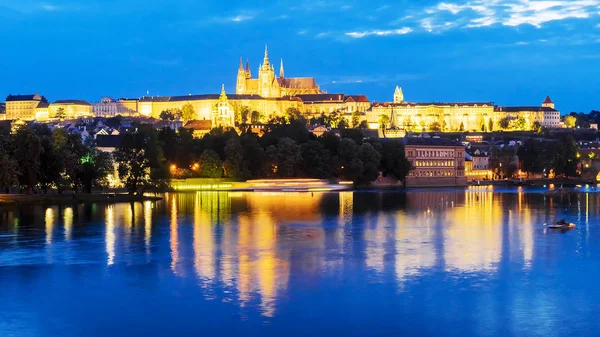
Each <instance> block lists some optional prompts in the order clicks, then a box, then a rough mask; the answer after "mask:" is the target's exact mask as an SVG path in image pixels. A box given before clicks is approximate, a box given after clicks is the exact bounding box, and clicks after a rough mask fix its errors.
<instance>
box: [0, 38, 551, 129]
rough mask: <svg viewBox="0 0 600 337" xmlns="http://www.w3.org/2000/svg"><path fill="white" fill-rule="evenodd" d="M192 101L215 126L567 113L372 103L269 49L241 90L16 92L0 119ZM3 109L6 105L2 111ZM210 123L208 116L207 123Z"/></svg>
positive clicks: (150, 108)
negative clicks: (289, 73) (296, 68)
mask: <svg viewBox="0 0 600 337" xmlns="http://www.w3.org/2000/svg"><path fill="white" fill-rule="evenodd" d="M186 105H191V107H192V108H193V110H194V112H195V115H196V116H195V120H198V121H205V122H208V124H210V126H211V127H215V126H219V125H221V126H234V125H235V123H239V122H240V120H239V118H240V112H241V111H242V110H247V111H257V112H259V113H260V115H261V119H262V120H263V121H266V120H267V119H269V118H271V117H277V116H283V115H284V114H285V113H286V111H287V110H288V109H297V110H298V111H300V112H302V113H304V115H305V116H306V117H307V119H310V118H312V117H320V116H322V115H328V114H332V113H338V114H339V116H340V117H341V118H344V119H345V120H346V122H347V123H346V125H351V122H352V121H353V120H356V119H357V118H358V120H359V121H360V122H366V123H367V125H368V127H369V128H372V129H379V128H384V129H394V130H405V131H423V130H429V131H494V130H500V129H507V128H508V127H507V125H510V129H518V130H532V129H534V128H535V127H537V126H538V125H539V126H544V127H549V128H555V127H561V122H560V112H559V111H557V110H555V107H554V103H553V102H552V100H551V99H550V97H547V98H546V100H545V101H544V102H543V104H542V105H541V106H533V107H532V106H521V107H501V106H497V105H495V104H494V103H493V102H464V103H422V102H409V101H406V100H405V97H404V93H403V91H402V89H401V88H400V87H396V90H395V92H394V95H393V101H390V102H373V103H371V102H370V101H369V99H368V98H367V97H366V96H365V95H346V94H342V93H340V94H329V93H325V92H323V91H321V89H320V88H319V86H318V85H317V83H316V81H315V79H314V78H312V77H290V78H287V77H285V72H284V68H283V60H282V61H281V65H280V69H279V76H278V77H276V76H275V67H274V66H273V65H272V63H271V61H270V59H269V52H268V49H267V48H265V53H264V58H263V62H262V64H260V66H259V69H258V77H257V78H252V74H251V71H250V66H249V62H248V61H246V66H245V68H244V66H243V63H242V59H240V64H239V68H238V71H237V80H236V91H235V94H227V93H226V91H225V87H224V86H222V87H221V93H220V94H205V95H187V96H144V97H142V98H139V99H126V98H122V99H118V100H113V99H111V98H108V97H105V98H102V100H101V101H100V102H98V103H93V104H89V103H87V102H85V101H81V100H59V101H55V102H54V103H49V102H48V101H47V99H46V98H45V97H43V96H40V95H38V94H35V95H9V96H8V97H7V98H6V107H5V110H6V112H5V113H4V114H3V115H4V116H0V119H7V120H38V121H44V120H53V119H59V118H60V119H65V118H78V117H84V116H102V117H112V116H116V115H124V116H145V117H153V118H159V117H160V114H161V112H163V111H166V110H167V111H177V110H181V109H182V108H183V106H186ZM0 114H2V112H0ZM203 125H207V123H203Z"/></svg>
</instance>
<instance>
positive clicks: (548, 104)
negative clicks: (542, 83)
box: [542, 96, 554, 109]
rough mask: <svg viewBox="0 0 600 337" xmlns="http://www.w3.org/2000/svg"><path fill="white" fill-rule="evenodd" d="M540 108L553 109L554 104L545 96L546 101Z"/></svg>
mask: <svg viewBox="0 0 600 337" xmlns="http://www.w3.org/2000/svg"><path fill="white" fill-rule="evenodd" d="M542 107H544V108H550V109H554V102H552V100H551V99H550V96H546V100H545V101H544V103H542Z"/></svg>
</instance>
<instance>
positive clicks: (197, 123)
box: [183, 120, 213, 138]
mask: <svg viewBox="0 0 600 337" xmlns="http://www.w3.org/2000/svg"><path fill="white" fill-rule="evenodd" d="M212 125H213V124H212V121H210V120H194V121H189V122H187V123H185V125H184V126H183V128H184V129H187V130H191V131H192V134H193V136H194V137H195V138H202V137H204V135H205V134H207V133H209V132H210V130H212Z"/></svg>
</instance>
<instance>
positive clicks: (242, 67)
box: [239, 56, 244, 71]
mask: <svg viewBox="0 0 600 337" xmlns="http://www.w3.org/2000/svg"><path fill="white" fill-rule="evenodd" d="M239 70H241V71H244V64H243V61H242V57H241V56H240V69H239Z"/></svg>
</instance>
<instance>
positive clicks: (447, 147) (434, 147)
mask: <svg viewBox="0 0 600 337" xmlns="http://www.w3.org/2000/svg"><path fill="white" fill-rule="evenodd" d="M404 152H405V155H406V158H407V159H408V161H409V162H410V163H411V165H412V168H413V169H412V170H411V171H410V173H409V174H408V176H407V177H406V187H442V186H466V185H467V178H466V176H465V148H464V146H463V145H462V144H461V143H459V142H457V141H452V140H448V139H443V138H425V137H406V138H405V148H404Z"/></svg>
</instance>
